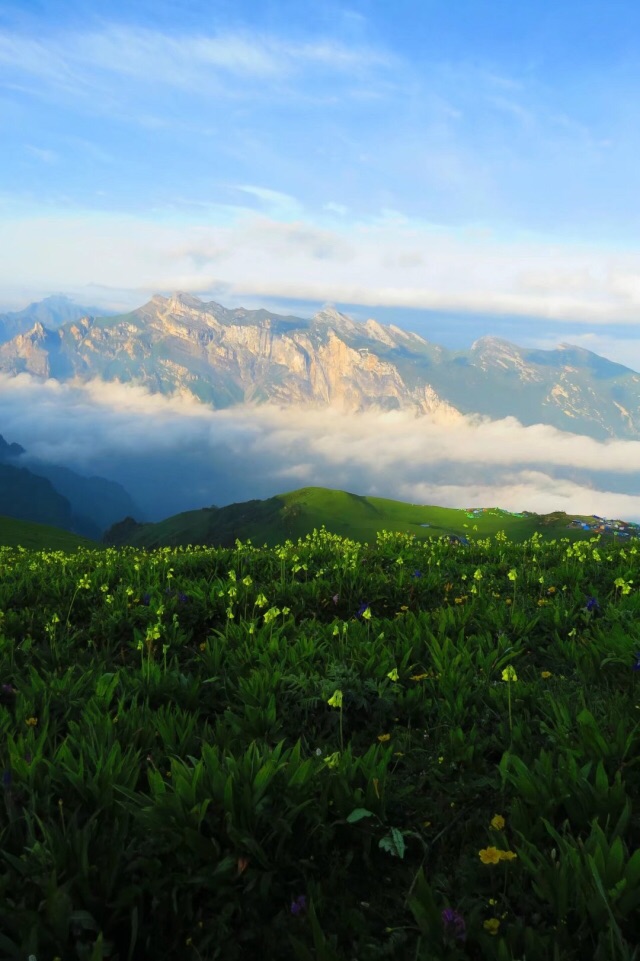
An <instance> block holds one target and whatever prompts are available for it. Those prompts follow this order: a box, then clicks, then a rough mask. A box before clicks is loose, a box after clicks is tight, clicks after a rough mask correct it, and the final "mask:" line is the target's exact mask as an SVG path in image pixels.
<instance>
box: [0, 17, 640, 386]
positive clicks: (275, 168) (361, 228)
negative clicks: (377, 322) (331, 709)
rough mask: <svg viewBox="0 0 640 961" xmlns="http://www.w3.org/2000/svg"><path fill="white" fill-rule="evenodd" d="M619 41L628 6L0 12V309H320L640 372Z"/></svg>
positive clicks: (637, 134)
mask: <svg viewBox="0 0 640 961" xmlns="http://www.w3.org/2000/svg"><path fill="white" fill-rule="evenodd" d="M639 33H640V7H638V5H637V4H636V3H635V2H632V0H624V2H615V0H609V2H606V3H605V2H589V0H581V2H573V0H571V2H563V0H558V2H554V3H551V2H540V0H517V2H514V0H505V2H497V0H413V2H410V0H397V2H395V3H394V4H393V5H392V4H390V3H388V2H386V0H378V2H374V0H354V2H351V3H348V4H343V3H331V2H324V0H318V2H314V3H300V2H299V0H298V2H295V3H294V2H288V0H277V2H265V0H260V2H258V0H255V2H250V0H234V2H215V0H214V2H210V3H206V4H205V3H189V2H185V0H177V2H172V3H165V2H162V0H161V2H153V3H151V2H149V3H146V2H129V3H126V4H125V3H120V2H109V3H102V2H94V3H83V2H73V3H70V2H64V0H55V2H48V3H47V2H42V3H30V2H25V0H22V2H20V3H16V4H12V3H11V2H9V3H6V2H5V3H4V4H3V5H2V7H1V8H0V129H1V130H2V163H1V164H0V307H3V306H4V307H12V306H16V307H17V306H22V305H23V304H24V303H26V302H27V301H28V300H31V299H37V298H39V297H41V296H44V295H46V294H48V293H52V292H54V291H65V292H68V293H71V294H73V295H74V296H75V297H76V299H78V300H80V301H81V302H89V303H99V304H102V305H104V306H113V307H121V306H125V305H135V304H138V303H141V302H142V301H143V300H144V299H146V297H147V295H148V294H150V293H152V292H153V291H156V290H158V291H160V290H163V291H167V290H170V289H175V288H180V289H186V290H190V291H192V292H194V293H200V294H201V295H202V296H213V297H215V298H216V299H218V300H221V301H222V302H223V303H227V304H236V303H245V304H248V305H255V304H258V303H265V304H270V305H276V306H282V308H283V309H290V307H291V305H292V304H303V305H307V306H308V307H309V309H312V305H313V304H321V303H323V302H326V301H329V302H333V303H336V304H338V305H351V307H352V308H353V310H354V312H358V311H360V312H362V313H364V314H366V315H373V316H379V317H380V318H381V319H384V320H392V319H395V321H396V322H400V323H405V325H407V326H411V327H412V328H413V329H419V330H420V331H421V332H422V333H423V334H425V335H430V336H431V337H432V339H434V340H440V341H441V342H443V343H447V337H448V338H449V342H450V343H451V346H464V345H465V344H468V343H470V342H471V340H472V339H473V338H474V337H475V336H478V335H480V334H482V333H499V334H500V335H502V336H506V337H510V338H511V339H513V340H515V341H516V342H518V343H539V344H541V345H545V346H551V345H552V344H553V343H556V342H559V341H562V340H571V341H572V342H574V343H580V344H582V345H583V346H587V347H590V348H591V349H594V350H597V351H598V352H600V353H603V354H605V355H607V356H611V357H612V358H613V359H617V360H622V358H623V357H624V358H626V362H627V363H630V364H631V365H635V366H636V369H638V368H640V346H639V342H638V340H637V338H638V319H639V318H640V238H639V236H638V226H637V225H638V223H640V164H638V157H639V156H640V123H639V122H638V119H639V114H640V52H639V51H640V47H639V46H638V44H637V40H636V38H637V36H638V35H639ZM452 316H454V317H455V318H456V320H455V324H453V323H451V321H450V318H451V317H452ZM454 331H455V333H454ZM456 338H457V339H456ZM454 340H455V343H454V342H453V341H454Z"/></svg>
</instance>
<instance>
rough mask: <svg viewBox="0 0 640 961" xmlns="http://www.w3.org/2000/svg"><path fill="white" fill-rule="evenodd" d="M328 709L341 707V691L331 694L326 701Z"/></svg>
mask: <svg viewBox="0 0 640 961" xmlns="http://www.w3.org/2000/svg"><path fill="white" fill-rule="evenodd" d="M327 704H328V705H329V707H342V691H340V690H336V691H334V692H333V694H332V695H331V697H330V698H329V700H328V701H327Z"/></svg>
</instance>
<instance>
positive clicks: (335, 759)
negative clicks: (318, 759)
mask: <svg viewBox="0 0 640 961" xmlns="http://www.w3.org/2000/svg"><path fill="white" fill-rule="evenodd" d="M323 760H324V763H325V764H326V765H327V767H337V766H338V763H339V761H340V752H339V751H336V752H335V753H334V754H329V755H327V757H325V758H323Z"/></svg>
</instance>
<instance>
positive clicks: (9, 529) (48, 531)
mask: <svg viewBox="0 0 640 961" xmlns="http://www.w3.org/2000/svg"><path fill="white" fill-rule="evenodd" d="M98 546H99V545H98V544H96V543H95V542H94V541H91V540H89V539H88V538H87V537H80V536H78V535H77V534H71V533H69V531H65V530H62V529H61V528H60V527H50V526H49V525H48V524H34V523H32V522H31V521H22V520H16V518H14V517H2V516H0V547H26V548H30V549H33V550H42V549H45V548H46V549H48V550H52V551H73V550H76V549H77V548H79V547H98Z"/></svg>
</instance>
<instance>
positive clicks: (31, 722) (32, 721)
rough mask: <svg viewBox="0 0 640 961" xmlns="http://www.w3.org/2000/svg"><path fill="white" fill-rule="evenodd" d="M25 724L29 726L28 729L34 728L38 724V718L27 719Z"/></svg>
mask: <svg viewBox="0 0 640 961" xmlns="http://www.w3.org/2000/svg"><path fill="white" fill-rule="evenodd" d="M26 723H27V724H28V725H29V727H35V726H36V724H37V723H38V718H37V717H28V718H27V720H26Z"/></svg>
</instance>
